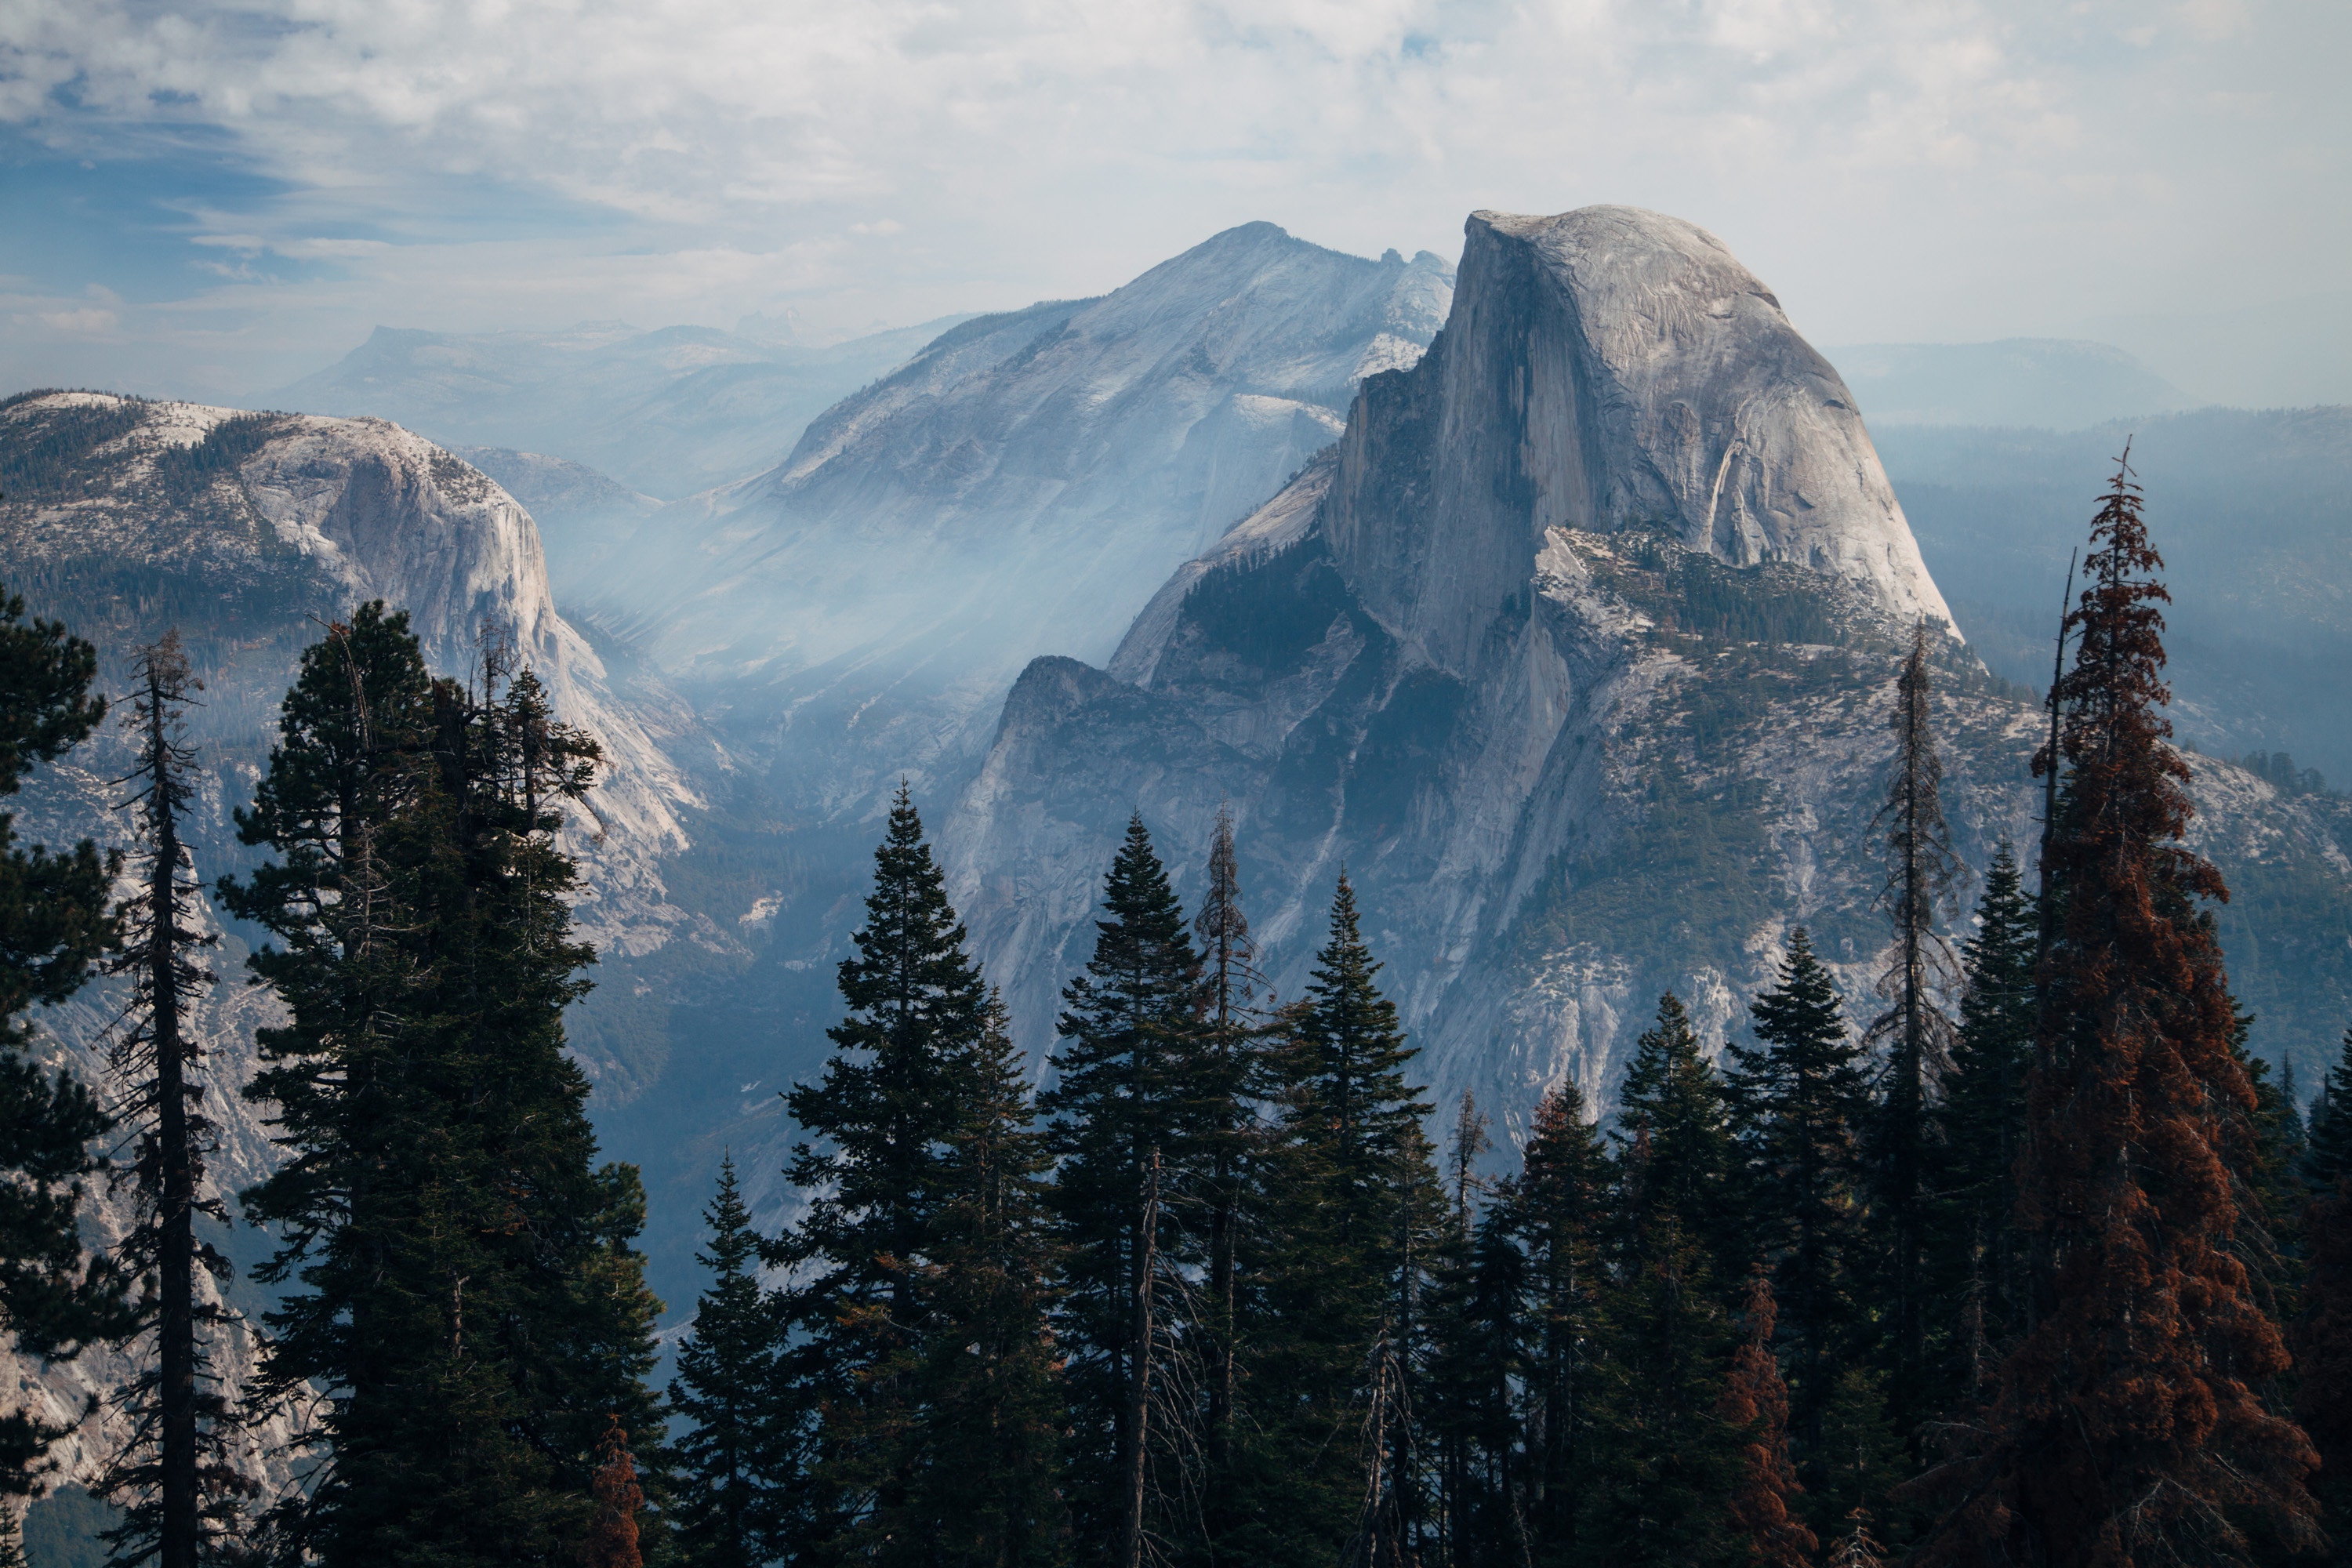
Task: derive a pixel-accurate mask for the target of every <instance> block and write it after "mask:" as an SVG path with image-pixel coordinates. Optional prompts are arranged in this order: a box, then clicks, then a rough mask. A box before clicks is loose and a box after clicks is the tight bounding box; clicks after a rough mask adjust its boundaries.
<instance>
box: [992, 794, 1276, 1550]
mask: <svg viewBox="0 0 2352 1568" xmlns="http://www.w3.org/2000/svg"><path fill="white" fill-rule="evenodd" d="M1103 913H1104V917H1105V918H1103V919H1101V920H1099V921H1097V922H1096V926H1095V930H1096V938H1095V950H1094V955H1093V956H1092V957H1091V958H1090V959H1088V960H1087V968H1086V973H1083V974H1080V975H1079V976H1077V977H1076V979H1074V980H1072V981H1071V982H1070V984H1068V985H1067V986H1066V988H1065V989H1064V991H1063V993H1062V999H1063V1002H1064V1005H1065V1008H1066V1010H1065V1011H1064V1013H1063V1015H1062V1018H1061V1034H1062V1044H1061V1045H1060V1047H1058V1049H1057V1050H1056V1053H1055V1067H1056V1068H1058V1069H1059V1072H1060V1080H1059V1081H1058V1082H1057V1083H1056V1084H1055V1087H1054V1088H1052V1089H1049V1090H1047V1091H1046V1092H1045V1094H1043V1095H1041V1096H1039V1098H1038V1109H1039V1110H1041V1111H1042V1112H1043V1113H1044V1114H1045V1115H1046V1116H1048V1117H1050V1118H1051V1119H1052V1120H1051V1121H1049V1122H1048V1124H1047V1132H1048V1136H1049V1138H1050V1139H1051V1142H1052V1147H1053V1149H1054V1152H1055V1153H1056V1154H1057V1155H1058V1156H1059V1164H1058V1166H1057V1168H1056V1170H1055V1184H1054V1188H1053V1204H1054V1207H1055V1215H1056V1217H1057V1219H1058V1222H1059V1226H1058V1237H1059V1240H1060V1242H1061V1246H1062V1258H1063V1268H1064V1270H1065V1275H1064V1279H1063V1291H1064V1300H1063V1304H1062V1314H1063V1318H1062V1322H1063V1331H1062V1342H1063V1344H1064V1346H1065V1347H1066V1350H1067V1352H1068V1353H1069V1356H1070V1370H1069V1385H1070V1394H1071V1399H1072V1405H1073V1413H1072V1414H1073V1419H1072V1426H1073V1439H1072V1450H1071V1480H1072V1482H1073V1492H1074V1498H1073V1505H1074V1506H1073V1513H1074V1516H1075V1522H1076V1528H1077V1535H1078V1540H1079V1542H1080V1543H1081V1550H1082V1551H1084V1552H1099V1553H1103V1554H1104V1555H1105V1556H1106V1559H1107V1560H1108V1561H1112V1562H1115V1563H1118V1564H1120V1565H1121V1568H1136V1562H1137V1557H1138V1554H1139V1552H1141V1551H1142V1548H1143V1536H1144V1533H1145V1532H1146V1531H1152V1532H1164V1531H1166V1530H1167V1529H1168V1528H1170V1524H1171V1521H1170V1520H1169V1519H1168V1518H1167V1517H1166V1512H1167V1510H1166V1508H1165V1503H1164V1501H1163V1500H1166V1499H1169V1498H1171V1497H1173V1496H1175V1495H1176V1494H1177V1493H1179V1492H1180V1491H1181V1488H1180V1487H1177V1486H1174V1485H1171V1484H1170V1483H1169V1480H1168V1479H1167V1478H1166V1477H1165V1476H1163V1475H1162V1473H1161V1472H1162V1470H1163V1469H1164V1468H1165V1466H1163V1465H1161V1464H1156V1463H1155V1451H1156V1450H1165V1449H1166V1448H1167V1447H1169V1443H1170V1441H1171V1440H1173V1439H1176V1438H1177V1437H1178V1435H1177V1434H1173V1433H1157V1434H1155V1433H1154V1432H1152V1431H1151V1430H1150V1426H1151V1422H1152V1419H1153V1412H1154V1410H1155V1408H1157V1409H1159V1410H1160V1412H1161V1413H1162V1415H1163V1416H1164V1415H1168V1414H1172V1413H1173V1411H1174V1408H1175V1406H1174V1405H1173V1403H1172V1402H1171V1401H1169V1400H1167V1399H1164V1398H1155V1396H1154V1395H1155V1390H1157V1391H1159V1392H1161V1393H1164V1392H1165V1384H1166V1382H1167V1379H1168V1377H1169V1375H1170V1373H1169V1369H1168V1368H1167V1367H1166V1365H1165V1364H1164V1363H1165V1362H1166V1360H1167V1358H1168V1357H1169V1356H1170V1355H1171V1353H1173V1352H1175V1350H1176V1349H1177V1348H1178V1347H1180V1346H1184V1345H1186V1344H1188V1343H1190V1342H1194V1341H1196V1340H1197V1337H1198V1336H1197V1332H1196V1331H1194V1329H1193V1326H1192V1325H1191V1324H1187V1323H1184V1322H1181V1321H1179V1320H1180V1319H1181V1316H1183V1314H1181V1312H1180V1311H1179V1310H1178V1309H1177V1305H1176V1302H1177V1295H1176V1292H1175V1290H1174V1289H1173V1288H1172V1282H1173V1281H1174V1280H1176V1279H1178V1278H1179V1275H1180V1271H1181V1270H1182V1269H1185V1268H1192V1267H1198V1266H1199V1265H1200V1264H1201V1263H1202V1262H1204V1261H1209V1260H1210V1259H1209V1258H1207V1257H1206V1256H1205V1252H1204V1244H1205V1243H1206V1242H1207V1241H1208V1240H1209V1239H1210V1237H1208V1236H1207V1235H1205V1234H1203V1232H1204V1229H1205V1228H1206V1227H1204V1226H1202V1225H1201V1223H1200V1220H1201V1219H1202V1218H1204V1217H1206V1216H1205V1215H1202V1212H1201V1211H1202V1209H1203V1208H1206V1207H1208V1206H1210V1205H1212V1204H1213V1201H1214V1197H1215V1188H1216V1176H1217V1166H1218V1155H1219V1153H1220V1152H1221V1151H1220V1142H1221V1140H1222V1138H1223V1135H1224V1134H1225V1133H1226V1132H1227V1131H1229V1129H1230V1125H1231V1116H1230V1106H1231V1101H1232V1094H1231V1086H1230V1085H1228V1084H1227V1083H1226V1082H1225V1081H1224V1076H1225V1075H1224V1071H1223V1069H1224V1067H1225V1064H1226V1062H1227V1060H1229V1059H1230V1058H1229V1057H1225V1056H1221V1055H1220V1052H1219V1048H1218V1047H1219V1044H1220V1042H1218V1041H1217V1040H1215V1039H1214V1038H1213V1037H1212V1036H1211V1034H1210V1032H1209V1031H1208V1030H1207V1029H1206V1028H1204V1027H1203V1026H1202V1016H1201V1011H1202V1009H1201V1004H1202V989H1201V961H1200V958H1199V955H1198V954H1197V953H1195V952H1194V951H1193V949H1192V942H1191V940H1190V938H1189V936H1188V935H1187V933H1186V929H1185V922H1184V911H1183V910H1182V909H1181V908H1180V907H1179V906H1178V904H1177V902H1176V895H1175V893H1174V892H1173V891H1172V890H1171V889H1170V887H1169V883H1168V875H1167V872H1166V870H1165V869H1164V868H1162V867H1161V865H1160V858H1159V857H1158V856H1157V855H1156V854H1154V853H1153V851H1152V847H1151V837H1150V834H1149V833H1148V832H1146V831H1145V829H1144V826H1143V819H1142V818H1141V817H1139V816H1136V817H1130V818H1129V821H1128V825H1127V839H1126V842H1125V843H1124V844H1122V845H1121V846H1120V847H1119V851H1118V856H1117V858H1115V859H1114V860H1113V861H1112V862H1111V868H1110V872H1109V875H1108V877H1107V878H1106V879H1105V881H1104V884H1103ZM1171 1473H1172V1472H1171Z"/></svg>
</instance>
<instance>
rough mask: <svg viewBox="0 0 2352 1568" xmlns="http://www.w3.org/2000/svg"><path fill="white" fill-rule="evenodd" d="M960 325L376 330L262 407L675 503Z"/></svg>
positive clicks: (737, 472) (749, 461)
mask: <svg viewBox="0 0 2352 1568" xmlns="http://www.w3.org/2000/svg"><path fill="white" fill-rule="evenodd" d="M964 319H965V318H963V317H961V316H947V317H942V318H940V320H939V321H931V322H928V323H925V324H923V325H920V326H915V327H905V328H897V329H893V330H891V331H883V332H876V333H871V334H869V335H867V336H865V337H862V338H854V339H851V340H849V341H847V342H839V343H833V344H828V345H825V346H822V347H814V346H807V345H803V344H798V343H785V342H774V341H772V340H770V339H767V338H764V337H762V338H757V339H755V338H751V337H745V336H742V335H740V334H738V333H733V332H727V331H719V330H718V329H716V328H711V327H686V326H681V327H664V328H659V329H657V330H655V331H639V330H638V329H636V328H635V327H632V326H629V325H627V324H626V323H625V322H619V321H583V322H582V323H581V324H580V325H578V326H576V327H572V328H570V329H568V330H566V331H557V332H520V331H514V332H480V333H455V332H434V331H417V330H413V329H406V328H395V327H378V328H377V329H376V330H375V331H374V332H373V335H371V336H370V337H369V339H368V341H367V342H364V343H362V344H361V345H360V346H359V347H358V348H356V349H354V350H352V352H351V353H349V354H347V355H345V356H344V357H343V358H342V359H341V361H340V362H338V363H335V364H332V365H331V366H329V367H328V368H326V369H325V370H322V371H320V372H318V373H317V374H312V375H309V376H305V377H304V378H303V379H302V380H300V381H298V382H296V383H294V384H292V385H290V386H287V387H283V388H281V389H279V390H278V391H277V392H274V393H271V394H270V395H268V398H267V399H265V400H264V401H266V402H268V404H269V405H272V406H276V407H283V408H293V409H299V410H302V411H305V412H309V413H314V414H328V415H336V416H376V417H378V418H383V419H391V420H394V421H396V422H398V423H399V424H401V425H403V426H406V427H407V428H409V429H412V430H415V431H416V432H417V433H419V434H420V435H423V436H425V437H428V438H430V439H432V440H435V441H438V442H441V443H442V444H444V445H447V446H452V447H457V446H478V447H510V448H515V449H519V450H523V451H531V452H540V453H544V454H547V455H549V456H551V457H557V458H568V459H570V460H572V461H574V462H583V463H589V464H593V466H594V467H595V468H598V469H599V470H601V471H603V472H604V473H606V474H608V475H611V476H612V477H613V478H614V479H619V480H621V481H622V482H624V483H625V484H626V485H628V486H629V487H631V488H632V489H638V490H643V491H646V492H649V493H651V494H654V495H656V496H660V497H663V498H665V499H674V498H676V497H679V496H685V495H691V494H693V493H694V492H696V491H698V490H701V489H708V488H709V487H710V486H712V485H718V484H724V483H726V482H728V481H730V480H732V479H741V478H742V477H744V476H745V475H747V474H752V473H757V472H758V471H760V470H761V469H762V468H768V467H770V466H772V464H774V463H775V462H776V461H777V460H778V459H780V458H782V456H783V455H784V454H785V453H786V452H788V451H790V450H791V449H792V447H793V442H795V441H796V440H798V439H799V438H800V434H801V431H802V429H803V427H805V426H806V425H807V424H808V422H809V420H810V419H812V418H814V416H816V415H818V414H819V413H821V412H823V411H824V409H825V408H826V407H827V406H829V405H832V404H833V403H834V402H835V400H836V399H838V398H840V397H842V396H843V395H845V394H847V393H850V392H853V391H855V390H856V388H858V387H860V386H862V385H864V384H866V383H868V382H870V381H872V380H873V379H874V378H875V377H877V376H878V375H880V374H884V373H885V372H887V371H888V370H889V369H891V368H892V367H893V366H895V365H897V364H898V363H901V362H903V361H904V360H905V359H906V358H907V357H908V355H910V354H912V353H914V352H915V351H916V350H918V349H919V348H921V347H922V346H923V344H924V343H926V342H929V341H930V340H931V339H932V338H934V337H936V336H938V335H939V333H940V331H943V330H945V329H946V328H949V327H950V326H952V325H954V324H955V323H956V322H958V321H962V320H964Z"/></svg>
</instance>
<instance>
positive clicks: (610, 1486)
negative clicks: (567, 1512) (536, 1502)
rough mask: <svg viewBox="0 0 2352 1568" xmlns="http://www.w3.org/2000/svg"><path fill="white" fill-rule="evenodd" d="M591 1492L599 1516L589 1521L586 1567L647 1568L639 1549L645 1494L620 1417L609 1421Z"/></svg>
mask: <svg viewBox="0 0 2352 1568" xmlns="http://www.w3.org/2000/svg"><path fill="white" fill-rule="evenodd" d="M589 1491H590V1495H591V1496H592V1497H593V1499H594V1500H595V1505H596V1514H595V1517H594V1518H593V1520H591V1521H589V1525H588V1539H587V1540H586V1541H585V1542H583V1544H582V1546H581V1549H580V1561H581V1562H582V1563H584V1564H586V1568H645V1561H646V1560H645V1556H644V1553H643V1552H641V1551H640V1550H639V1549H638V1546H637V1514H638V1512H639V1511H640V1510H643V1509H644V1507H645V1506H646V1494H645V1489H643V1488H642V1487H640V1486H638V1485H637V1461H636V1459H635V1456H633V1455H631V1454H630V1452H629V1435H628V1433H626V1432H625V1431H623V1430H622V1429H621V1418H620V1417H619V1416H618V1415H614V1416H611V1417H609V1418H608V1419H607V1422H606V1425H605V1427H604V1440H603V1442H601V1443H600V1444H599V1445H598V1446H597V1450H596V1474H595V1478H594V1479H593V1481H592V1482H591V1483H590V1487H589Z"/></svg>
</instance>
